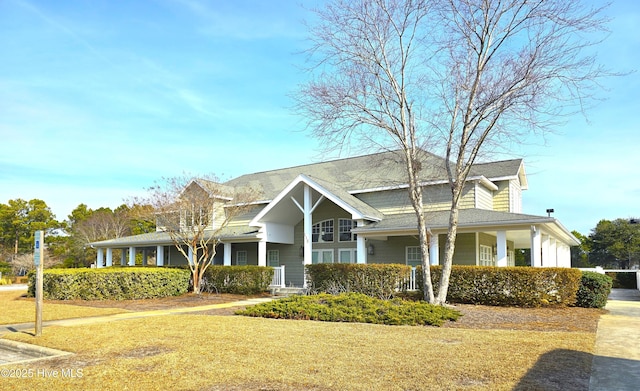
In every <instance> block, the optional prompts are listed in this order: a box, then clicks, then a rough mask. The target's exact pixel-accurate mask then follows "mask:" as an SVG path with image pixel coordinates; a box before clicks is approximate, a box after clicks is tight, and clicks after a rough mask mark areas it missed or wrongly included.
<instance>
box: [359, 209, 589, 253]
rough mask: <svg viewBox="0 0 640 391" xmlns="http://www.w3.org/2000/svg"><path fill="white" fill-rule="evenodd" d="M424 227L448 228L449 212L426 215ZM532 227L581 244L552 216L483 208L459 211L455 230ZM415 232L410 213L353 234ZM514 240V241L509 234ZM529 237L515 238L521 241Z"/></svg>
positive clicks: (412, 216)
mask: <svg viewBox="0 0 640 391" xmlns="http://www.w3.org/2000/svg"><path fill="white" fill-rule="evenodd" d="M425 219H426V221H427V226H428V227H429V229H431V230H432V231H443V230H446V229H447V228H448V227H449V211H448V210H447V211H437V212H426V213H425ZM532 225H540V226H544V227H545V228H546V229H547V230H548V231H549V232H550V233H553V234H554V235H555V236H556V237H557V238H558V239H561V240H562V241H563V242H565V243H566V244H567V245H570V246H577V245H579V244H580V242H579V241H578V239H576V237H575V236H573V234H571V232H569V231H568V230H567V229H566V228H565V227H564V226H563V225H562V224H561V223H560V222H559V221H558V220H556V219H555V218H553V217H547V216H535V215H528V214H522V213H509V212H497V211H492V210H485V209H461V210H460V213H459V215H458V231H459V232H461V231H462V232H464V231H467V232H468V231H472V232H475V231H497V230H510V229H511V230H520V231H522V230H529V229H530V227H531V226H532ZM412 231H413V232H415V231H417V223H416V216H415V214H413V213H403V214H395V215H386V216H385V217H384V219H383V220H382V221H379V222H375V223H372V224H369V225H367V226H364V227H358V228H356V229H354V230H353V232H354V233H356V234H359V235H365V236H384V235H389V236H393V234H394V233H395V234H407V233H409V232H412ZM512 237H513V238H516V237H515V236H513V235H512ZM527 239H528V236H526V235H523V236H522V237H518V238H517V240H518V241H519V242H521V243H522V242H524V241H526V240H527Z"/></svg>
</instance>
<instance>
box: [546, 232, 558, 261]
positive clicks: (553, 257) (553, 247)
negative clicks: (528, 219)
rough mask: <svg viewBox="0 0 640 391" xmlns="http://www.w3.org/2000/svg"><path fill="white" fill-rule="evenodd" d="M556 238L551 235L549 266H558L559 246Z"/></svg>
mask: <svg viewBox="0 0 640 391" xmlns="http://www.w3.org/2000/svg"><path fill="white" fill-rule="evenodd" d="M556 243H557V241H556V238H552V237H549V264H548V265H547V266H551V267H558V247H557V244H556Z"/></svg>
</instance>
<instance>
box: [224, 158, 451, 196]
mask: <svg viewBox="0 0 640 391" xmlns="http://www.w3.org/2000/svg"><path fill="white" fill-rule="evenodd" d="M300 174H304V175H306V176H307V177H309V178H314V179H317V180H322V181H325V182H330V183H332V184H333V185H334V186H336V187H340V188H342V189H343V190H345V191H347V192H357V190H362V189H369V188H378V187H389V186H398V185H401V184H405V183H407V179H406V172H405V167H404V164H403V163H402V158H401V155H400V154H399V153H398V151H390V152H381V153H376V154H371V155H365V156H357V157H350V158H345V159H338V160H331V161H327V162H321V163H313V164H306V165H302V166H295V167H289V168H282V169H278V170H271V171H264V172H257V173H253V174H247V175H243V176H240V177H238V178H235V179H232V180H230V181H228V182H226V183H225V185H228V186H247V187H249V186H250V187H253V188H256V189H257V190H262V192H263V195H264V197H265V199H266V200H272V199H274V198H275V197H276V196H277V195H278V194H279V193H280V192H281V191H282V189H284V188H285V187H286V186H287V185H288V184H290V183H291V182H292V181H293V180H294V179H295V178H296V177H297V176H298V175H300ZM420 176H421V179H422V180H425V181H427V180H434V179H446V172H445V170H444V160H443V159H442V158H441V157H438V156H436V155H433V154H430V153H427V152H425V153H424V155H423V158H422V171H421V173H420Z"/></svg>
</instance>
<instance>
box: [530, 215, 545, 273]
mask: <svg viewBox="0 0 640 391" xmlns="http://www.w3.org/2000/svg"><path fill="white" fill-rule="evenodd" d="M531 266H533V267H542V233H541V232H540V228H538V227H536V226H535V225H532V226H531Z"/></svg>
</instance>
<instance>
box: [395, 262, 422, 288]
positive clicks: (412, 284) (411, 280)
mask: <svg viewBox="0 0 640 391" xmlns="http://www.w3.org/2000/svg"><path fill="white" fill-rule="evenodd" d="M398 290H401V291H416V290H418V289H417V287H416V268H415V267H412V268H411V273H410V274H409V277H407V278H405V279H404V281H401V282H400V284H399V286H398Z"/></svg>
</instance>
